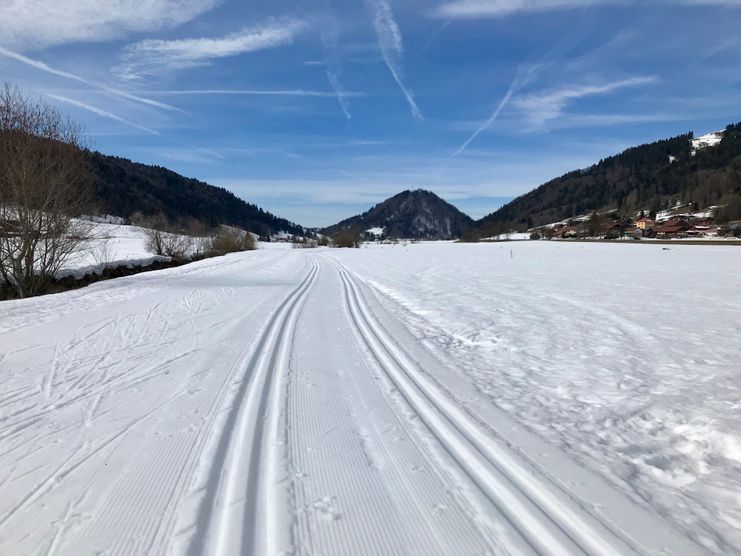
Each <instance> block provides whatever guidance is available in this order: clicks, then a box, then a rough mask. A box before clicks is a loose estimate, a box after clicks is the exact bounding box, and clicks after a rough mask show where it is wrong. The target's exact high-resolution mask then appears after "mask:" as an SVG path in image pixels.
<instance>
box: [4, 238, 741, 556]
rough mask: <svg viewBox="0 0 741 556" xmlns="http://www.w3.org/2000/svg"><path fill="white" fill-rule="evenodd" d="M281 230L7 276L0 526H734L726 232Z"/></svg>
mask: <svg viewBox="0 0 741 556" xmlns="http://www.w3.org/2000/svg"><path fill="white" fill-rule="evenodd" d="M121 241H122V243H125V242H124V240H123V238H121ZM286 247H287V245H280V244H278V245H273V244H268V245H266V246H265V248H264V249H260V250H257V251H251V252H243V253H237V254H233V255H227V256H225V257H217V258H212V259H206V260H203V261H199V262H196V263H192V264H188V265H185V266H181V267H177V268H172V269H167V270H162V271H156V272H148V273H143V274H138V275H135V276H130V277H126V278H121V279H116V280H108V281H104V282H98V283H96V284H93V285H92V286H89V287H87V288H84V289H80V290H75V291H70V292H66V293H62V294H57V295H49V296H44V297H38V298H31V299H25V300H17V301H7V302H3V303H2V304H1V308H2V311H3V319H2V320H0V333H1V334H0V422H2V429H0V486H1V487H2V496H0V553H2V554H34V553H54V554H57V555H59V554H63V555H75V556H76V555H79V554H96V553H136V554H144V553H146V554H204V553H207V554H219V555H221V554H306V555H309V554H327V555H336V556H346V555H362V554H368V555H371V554H372V555H375V554H424V555H425V556H427V555H434V554H439V555H449V554H457V555H480V554H505V553H507V554H512V553H516V554H563V555H570V554H590V555H591V554H692V555H695V554H729V553H733V552H738V551H740V550H741V534H740V533H739V528H738V523H739V522H741V511H740V510H739V508H740V507H741V505H739V500H738V494H737V493H738V492H741V437H740V436H739V431H741V408H740V407H739V399H738V391H739V388H740V387H741V375H739V369H738V360H739V358H740V357H741V346H740V345H739V343H738V341H737V338H738V337H739V334H740V333H741V298H739V295H738V276H739V274H740V273H741V258H740V257H739V256H738V252H737V248H735V247H704V246H697V247H685V246H679V247H676V248H674V247H672V248H671V249H670V250H664V249H665V248H662V246H651V245H648V246H646V245H640V246H639V245H635V246H632V245H625V244H621V245H609V244H581V243H565V242H523V243H517V244H508V245H507V246H506V247H505V246H503V245H501V244H453V243H420V244H406V245H402V244H399V245H388V246H381V245H373V246H368V247H363V248H361V249H321V248H320V249H305V250H304V249H301V250H298V249H286ZM122 250H126V248H125V247H123V245H122Z"/></svg>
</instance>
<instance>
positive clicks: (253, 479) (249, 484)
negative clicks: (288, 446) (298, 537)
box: [188, 258, 319, 556]
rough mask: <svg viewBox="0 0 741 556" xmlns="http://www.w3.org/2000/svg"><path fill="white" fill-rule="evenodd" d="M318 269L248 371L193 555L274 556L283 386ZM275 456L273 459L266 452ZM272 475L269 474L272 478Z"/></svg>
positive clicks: (287, 305)
mask: <svg viewBox="0 0 741 556" xmlns="http://www.w3.org/2000/svg"><path fill="white" fill-rule="evenodd" d="M310 263H311V269H310V270H309V272H308V274H307V276H306V278H304V280H303V281H302V282H301V283H300V284H299V286H298V287H297V288H296V289H295V290H294V291H293V292H292V293H291V294H290V295H289V296H288V297H287V298H286V299H285V300H284V301H283V303H282V304H281V305H280V306H279V307H278V309H277V310H276V312H275V313H274V314H273V316H272V317H271V319H270V321H269V322H268V325H267V327H266V328H265V330H264V332H263V333H262V335H261V337H260V339H259V341H258V343H257V345H256V347H255V350H254V351H253V353H252V356H251V357H250V358H249V360H248V361H247V362H246V364H245V365H244V370H243V372H242V373H241V374H242V377H243V378H242V381H241V383H240V386H239V390H238V392H237V394H236V397H235V402H234V405H233V407H232V408H231V410H230V412H229V415H228V416H227V419H226V423H225V425H224V433H223V435H222V437H221V439H220V440H219V443H218V445H217V447H216V450H215V453H214V454H213V456H212V458H211V459H212V461H214V462H217V465H218V466H219V467H218V469H212V470H211V474H210V476H209V478H208V483H207V485H206V487H205V488H206V493H207V494H206V497H205V499H204V501H203V502H202V505H201V509H200V510H199V516H198V522H197V525H196V530H195V532H194V535H193V540H192V541H191V544H190V546H189V547H188V554H190V555H193V556H199V555H201V554H215V555H222V554H223V555H226V554H272V553H274V552H275V546H274V545H275V537H276V535H277V529H276V523H275V515H276V514H277V513H278V512H277V510H276V509H275V508H274V505H275V504H277V503H278V502H276V497H278V496H279V495H278V494H276V493H274V492H269V490H270V484H272V483H273V481H272V480H271V479H272V477H271V475H274V469H273V468H272V465H273V464H274V463H275V461H274V460H275V457H274V456H275V454H271V453H270V452H271V450H272V449H274V448H273V445H274V441H273V439H272V438H271V437H270V436H269V433H271V432H275V431H274V429H275V428H276V427H277V422H278V419H279V410H280V407H279V405H280V399H279V398H280V391H279V389H278V388H277V385H276V382H277V381H278V380H279V378H280V377H279V376H276V375H279V373H281V372H282V370H283V368H284V367H285V365H286V363H287V357H288V351H289V348H290V346H289V345H288V340H289V339H290V338H291V335H292V330H293V328H294V327H295V322H296V320H297V316H298V314H299V311H298V309H299V307H300V306H301V304H302V302H303V301H304V300H305V299H306V297H307V295H308V292H309V291H310V289H311V287H312V285H313V284H314V282H315V280H316V276H317V274H318V272H319V265H318V264H317V263H316V261H314V259H313V258H310ZM266 451H267V454H266V453H265V452H266ZM264 475H267V477H265V476H264Z"/></svg>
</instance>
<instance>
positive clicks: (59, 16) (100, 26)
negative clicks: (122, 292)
mask: <svg viewBox="0 0 741 556" xmlns="http://www.w3.org/2000/svg"><path fill="white" fill-rule="evenodd" d="M220 3H221V0H146V1H142V0H115V1H109V2H101V1H100V0H3V2H0V42H2V43H3V44H4V45H5V46H10V47H11V48H18V49H21V50H25V49H40V48H45V47H48V46H54V45H59V44H66V43H74V42H98V41H110V40H112V39H117V38H121V37H125V36H127V35H129V34H130V33H140V32H147V31H156V30H159V29H171V28H174V27H177V26H178V25H181V24H183V23H186V22H188V21H190V20H192V19H194V18H196V17H198V16H199V15H201V14H203V13H205V12H207V11H209V10H211V9H212V8H214V7H215V6H216V5H218V4H220Z"/></svg>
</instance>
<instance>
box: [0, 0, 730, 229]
mask: <svg viewBox="0 0 741 556" xmlns="http://www.w3.org/2000/svg"><path fill="white" fill-rule="evenodd" d="M103 6H106V7H105V8H103ZM739 29H741V0H675V1H669V0H663V1H662V0H643V1H631V0H342V1H339V0H306V1H290V0H272V1H254V0H253V1H249V2H247V1H244V0H148V1H147V2H142V1H141V0H117V1H116V2H110V3H109V2H100V1H99V0H4V2H3V3H2V5H0V80H2V81H10V82H13V83H16V84H18V85H20V86H21V87H23V88H25V89H30V90H32V91H34V92H35V93H37V94H38V95H41V96H43V97H44V98H46V99H47V100H48V101H49V102H51V103H53V104H54V105H57V106H58V107H59V108H61V109H63V110H64V111H66V112H68V113H69V114H70V115H72V116H73V117H74V118H75V119H77V120H78V121H80V122H81V123H83V124H84V126H85V130H86V132H87V133H88V134H89V136H90V142H91V144H92V146H93V147H94V148H96V149H98V150H100V151H102V152H105V153H109V154H116V155H120V156H125V157H128V158H131V159H133V160H136V161H140V162H146V163H153V164H159V165H163V166H167V167H169V168H172V169H173V170H176V171H177V172H180V173H182V174H185V175H187V176H191V177H196V178H199V179H202V180H205V181H208V182H209V183H212V184H215V185H221V186H224V187H227V188H229V189H231V190H232V191H234V192H235V193H237V194H238V195H240V196H241V197H243V198H245V199H247V200H249V201H251V202H254V203H257V204H258V205H260V206H262V207H264V208H266V209H268V210H271V211H273V212H275V213H277V214H279V215H281V216H285V217H287V218H290V219H292V220H295V221H297V222H299V223H301V224H304V225H307V226H321V225H328V224H331V223H334V222H336V221H338V220H340V219H342V218H345V217H347V216H351V215H352V214H355V213H357V212H359V211H361V210H365V209H367V208H368V207H369V206H371V205H373V204H374V203H376V202H379V201H381V200H383V199H384V198H386V197H388V196H390V195H392V194H394V193H397V192H399V191H401V190H403V189H408V188H418V187H422V188H427V189H431V190H433V191H435V192H436V193H438V194H440V195H442V196H443V197H445V198H446V199H447V200H449V201H450V202H452V203H453V204H455V205H457V206H458V207H460V208H461V209H462V210H464V211H465V212H467V213H468V214H470V215H471V216H473V217H481V216H483V215H485V214H487V213H489V212H491V211H492V210H494V209H495V208H497V207H498V206H500V205H501V204H502V203H503V202H505V201H506V200H508V199H511V198H512V197H514V196H517V195H519V194H521V193H524V192H526V191H528V190H530V189H532V188H533V187H535V186H537V185H539V184H541V183H542V182H544V181H547V180H548V179H550V178H553V177H556V176H558V175H560V174H562V173H564V172H566V171H569V170H573V169H576V168H582V167H585V166H589V165H590V164H592V163H593V162H596V161H598V160H599V159H600V158H602V157H605V156H608V155H610V154H614V153H616V152H619V151H621V150H622V149H624V148H626V147H628V146H632V145H635V144H638V143H642V142H647V141H650V140H654V139H658V138H663V137H667V136H671V135H675V134H678V133H682V132H685V131H690V130H692V131H695V132H696V133H698V134H702V133H706V132H709V131H714V130H716V129H721V128H722V127H724V126H725V125H726V124H727V123H731V122H736V121H739V120H741V33H740V32H739Z"/></svg>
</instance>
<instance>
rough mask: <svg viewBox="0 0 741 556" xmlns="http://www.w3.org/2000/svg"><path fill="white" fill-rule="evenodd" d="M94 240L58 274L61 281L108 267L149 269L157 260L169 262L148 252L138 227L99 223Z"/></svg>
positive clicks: (141, 230)
mask: <svg viewBox="0 0 741 556" xmlns="http://www.w3.org/2000/svg"><path fill="white" fill-rule="evenodd" d="M114 218H116V217H107V218H98V220H106V219H107V220H111V219H114ZM91 236H92V239H91V240H90V241H89V242H86V243H85V244H84V245H83V246H82V248H81V249H80V250H79V252H78V253H77V254H76V255H74V256H73V257H71V258H70V259H69V260H68V261H67V262H66V264H65V265H64V268H62V269H61V270H60V271H59V272H58V273H57V277H58V278H63V277H65V276H74V277H75V278H78V279H79V278H82V277H83V276H84V275H85V274H88V273H100V272H102V270H103V269H104V268H106V267H117V266H148V265H150V264H152V263H153V262H154V261H157V260H169V258H168V257H161V256H157V255H152V253H150V252H149V251H147V248H146V240H147V237H146V235H145V234H144V230H143V229H142V228H140V227H138V226H124V225H120V224H111V223H107V222H98V223H96V224H95V225H94V226H93V228H92V230H91Z"/></svg>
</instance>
